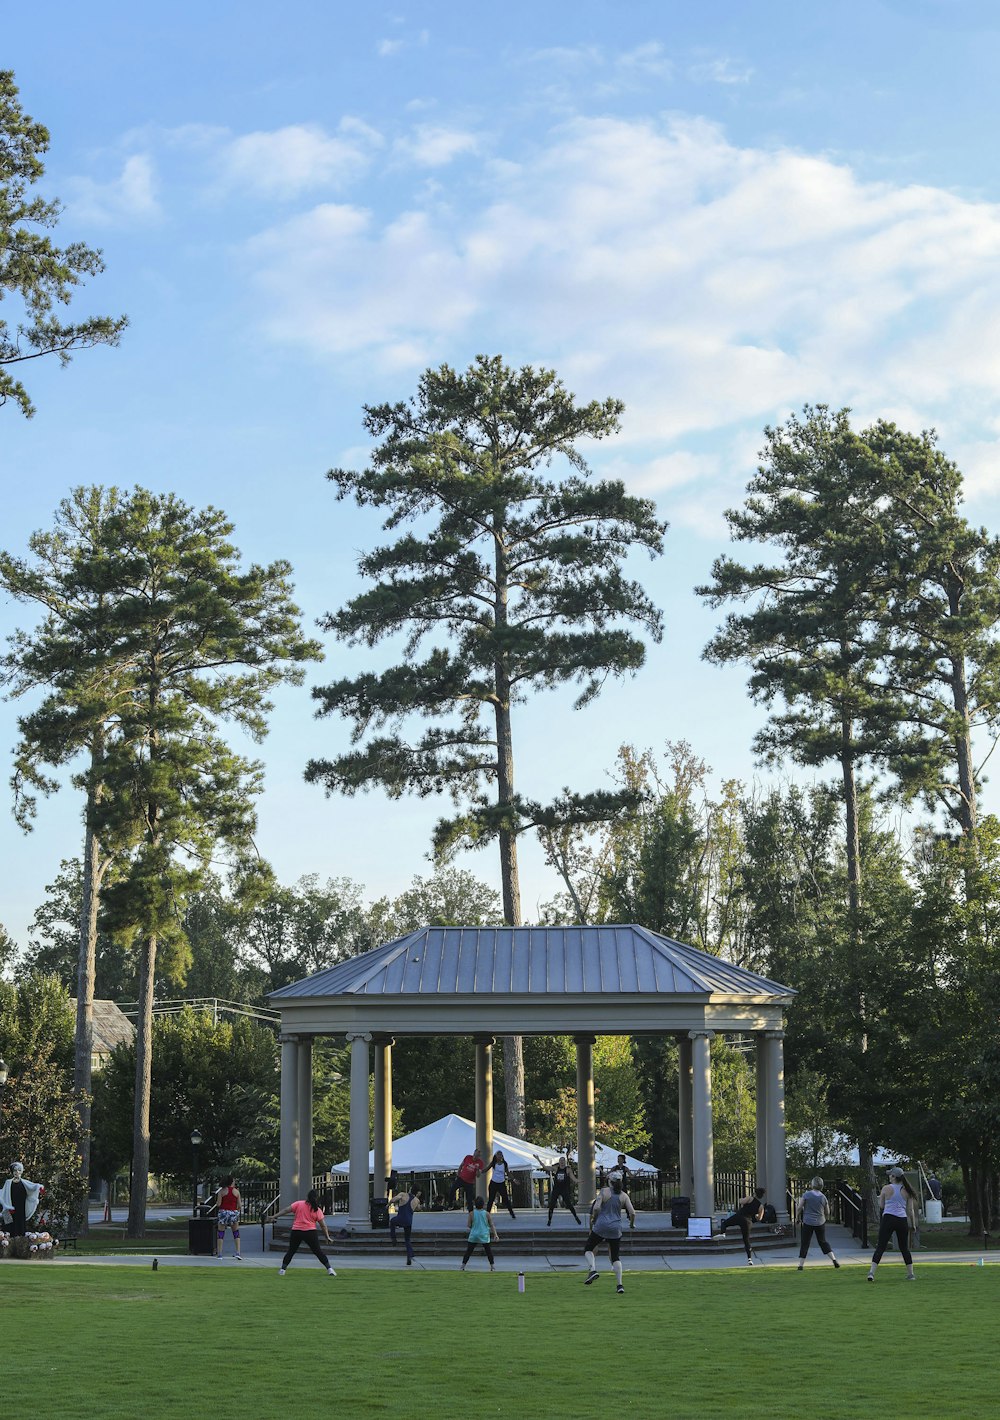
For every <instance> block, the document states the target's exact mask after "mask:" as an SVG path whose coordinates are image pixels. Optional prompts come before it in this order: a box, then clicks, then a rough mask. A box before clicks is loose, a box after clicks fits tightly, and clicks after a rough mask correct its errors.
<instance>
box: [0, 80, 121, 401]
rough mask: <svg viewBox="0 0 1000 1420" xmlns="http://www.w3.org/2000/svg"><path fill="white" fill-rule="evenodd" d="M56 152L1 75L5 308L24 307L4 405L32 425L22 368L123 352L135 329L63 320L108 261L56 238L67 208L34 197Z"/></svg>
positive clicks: (12, 332)
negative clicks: (79, 354) (87, 352)
mask: <svg viewBox="0 0 1000 1420" xmlns="http://www.w3.org/2000/svg"><path fill="white" fill-rule="evenodd" d="M48 147H49V133H48V129H46V128H45V127H43V125H42V124H40V123H37V122H36V121H35V120H34V119H33V118H31V117H30V116H29V115H28V114H26V113H25V112H24V110H23V109H22V107H21V104H20V102H19V99H18V90H17V85H16V84H15V83H14V75H13V73H12V72H11V70H9V69H4V70H0V253H2V255H0V301H2V300H8V299H11V298H13V299H14V301H16V302H17V304H18V308H19V309H18V314H17V315H15V316H14V318H13V323H11V322H8V321H7V320H4V319H0V405H2V404H6V403H7V401H8V400H12V401H13V402H14V403H15V404H16V405H17V406H18V408H19V409H20V410H21V413H22V414H24V415H27V416H28V417H29V418H30V417H31V415H32V414H34V412H35V409H34V405H33V404H32V403H31V399H30V397H29V395H28V391H27V389H26V388H25V386H24V384H23V383H22V381H21V378H20V375H19V373H18V371H17V370H16V369H15V368H14V367H20V366H22V365H24V364H25V363H26V362H28V361H30V360H37V359H38V358H39V357H40V356H43V355H55V356H56V357H57V359H59V360H60V361H61V362H62V363H63V364H66V363H67V362H68V361H69V360H70V358H71V357H72V354H73V352H74V351H76V350H84V349H86V348H87V347H88V346H92V345H117V344H118V342H119V340H120V339H121V336H122V332H123V331H124V329H125V327H126V325H127V324H128V321H127V319H126V317H125V316H88V317H86V318H85V319H84V320H81V321H77V322H68V321H64V320H61V319H60V317H59V315H58V314H57V312H58V310H59V309H60V308H61V307H64V306H67V305H68V304H69V302H70V301H71V300H72V298H73V295H74V293H75V290H76V288H77V287H78V286H80V285H81V284H82V282H83V281H84V279H85V278H86V277H88V276H96V275H98V274H99V273H100V272H102V271H103V270H104V262H103V260H102V257H101V253H100V252H99V251H95V250H94V249H93V248H92V247H88V246H86V245H85V243H83V242H71V243H70V244H69V245H68V246H65V247H59V246H57V245H56V244H55V242H54V241H53V240H52V238H51V236H49V235H48V233H49V232H51V231H52V230H53V229H54V228H55V227H56V225H57V224H58V221H59V216H60V213H61V210H62V209H61V207H60V204H59V203H58V202H56V201H53V200H52V199H47V198H44V197H41V196H37V195H34V194H32V193H31V191H30V189H31V188H32V187H33V186H34V184H35V183H37V182H38V181H39V180H40V179H41V177H42V176H43V174H44V172H45V167H44V165H43V163H42V156H43V154H45V153H46V152H47V151H48Z"/></svg>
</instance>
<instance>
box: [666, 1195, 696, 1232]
mask: <svg viewBox="0 0 1000 1420" xmlns="http://www.w3.org/2000/svg"><path fill="white" fill-rule="evenodd" d="M690 1216H691V1200H690V1198H684V1197H678V1198H671V1200H670V1226H671V1227H672V1228H683V1229H684V1230H685V1231H687V1225H688V1219H689V1218H690Z"/></svg>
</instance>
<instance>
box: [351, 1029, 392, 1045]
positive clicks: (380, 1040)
mask: <svg viewBox="0 0 1000 1420" xmlns="http://www.w3.org/2000/svg"><path fill="white" fill-rule="evenodd" d="M368 1038H369V1040H370V1041H371V1043H372V1044H373V1045H395V1044H396V1037H395V1036H394V1035H388V1034H386V1032H385V1031H372V1033H371V1035H370V1036H369V1037H368ZM347 1039H348V1040H352V1039H353V1037H352V1036H350V1035H348V1037H347Z"/></svg>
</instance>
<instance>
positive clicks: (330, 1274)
mask: <svg viewBox="0 0 1000 1420" xmlns="http://www.w3.org/2000/svg"><path fill="white" fill-rule="evenodd" d="M326 1275H327V1276H328V1277H336V1275H337V1274H336V1272H334V1270H333V1268H332V1267H328V1268H327V1269H326Z"/></svg>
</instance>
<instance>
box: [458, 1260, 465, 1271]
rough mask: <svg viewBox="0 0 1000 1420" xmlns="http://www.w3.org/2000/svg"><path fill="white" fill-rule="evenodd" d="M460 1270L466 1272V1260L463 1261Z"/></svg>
mask: <svg viewBox="0 0 1000 1420" xmlns="http://www.w3.org/2000/svg"><path fill="white" fill-rule="evenodd" d="M459 1271H460V1272H464V1271H465V1263H464V1262H463V1263H462V1265H461V1267H460V1268H459Z"/></svg>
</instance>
